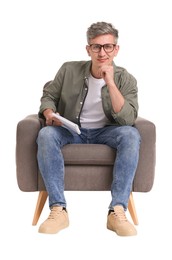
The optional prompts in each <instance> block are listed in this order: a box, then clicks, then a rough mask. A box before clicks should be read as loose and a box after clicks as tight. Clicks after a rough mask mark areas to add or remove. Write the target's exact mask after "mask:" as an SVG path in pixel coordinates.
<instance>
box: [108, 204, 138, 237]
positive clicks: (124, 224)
mask: <svg viewBox="0 0 172 260" xmlns="http://www.w3.org/2000/svg"><path fill="white" fill-rule="evenodd" d="M107 229H110V230H112V231H114V232H116V233H117V235H119V236H135V235H137V231H136V229H135V227H134V226H133V225H132V224H131V223H130V222H129V221H128V220H127V218H126V215H125V211H124V208H123V207H122V206H118V205H117V206H115V207H114V212H111V213H110V214H109V215H108V217H107Z"/></svg>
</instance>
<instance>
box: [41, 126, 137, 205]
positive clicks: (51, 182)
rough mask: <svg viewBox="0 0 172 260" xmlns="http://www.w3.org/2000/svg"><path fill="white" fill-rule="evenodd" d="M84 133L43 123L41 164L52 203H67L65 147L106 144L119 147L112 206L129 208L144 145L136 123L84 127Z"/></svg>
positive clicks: (82, 129) (114, 169)
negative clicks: (94, 127)
mask: <svg viewBox="0 0 172 260" xmlns="http://www.w3.org/2000/svg"><path fill="white" fill-rule="evenodd" d="M80 130H81V135H78V134H76V133H74V132H73V131H69V130H68V129H66V128H64V127H61V126H46V127H43V128H42V129H41V130H40V131H39V134H38V138H37V144H38V154H37V158H38V165H39V169H40V172H41V175H42V177H43V180H44V183H45V187H46V190H47V192H48V195H49V206H50V207H51V206H52V205H59V206H62V207H66V205H67V204H66V199H65V195H64V159H63V156H62V152H61V148H62V147H63V146H64V145H66V144H74V143H75V144H89V143H90V144H106V145H108V146H110V147H112V148H114V149H116V150H117V155H116V159H115V163H114V167H113V181H112V184H111V196H112V200H111V203H110V205H109V209H113V207H114V206H115V205H122V206H123V207H124V209H125V210H126V209H127V207H128V199H129V196H130V192H131V190H132V183H133V179H134V176H135V172H136V168H137V164H138V159H139V148H140V134H139V132H138V130H137V129H136V128H135V127H132V126H107V127H103V128H97V129H85V128H81V129H80Z"/></svg>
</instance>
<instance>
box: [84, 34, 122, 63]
mask: <svg viewBox="0 0 172 260" xmlns="http://www.w3.org/2000/svg"><path fill="white" fill-rule="evenodd" d="M104 44H105V45H104ZM100 45H103V46H104V47H102V46H100ZM86 50H87V53H88V55H89V56H90V57H91V60H92V63H93V66H94V67H95V68H96V67H97V68H99V67H100V66H103V65H111V64H112V61H113V59H114V57H115V56H116V55H117V54H118V50H119V46H118V45H116V41H115V38H114V36H113V35H111V34H105V35H100V36H97V37H96V38H94V39H92V40H91V41H90V45H87V46H86Z"/></svg>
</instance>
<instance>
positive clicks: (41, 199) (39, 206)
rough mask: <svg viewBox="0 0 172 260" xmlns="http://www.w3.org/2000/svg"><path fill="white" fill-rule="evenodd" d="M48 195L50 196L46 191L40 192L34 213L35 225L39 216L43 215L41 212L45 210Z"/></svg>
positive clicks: (33, 222) (33, 223)
mask: <svg viewBox="0 0 172 260" xmlns="http://www.w3.org/2000/svg"><path fill="white" fill-rule="evenodd" d="M47 197H48V194H47V192H46V191H40V192H39V195H38V200H37V204H36V209H35V213H34V217H33V221H32V225H33V226H35V225H36V224H37V222H38V220H39V217H40V215H41V212H42V210H43V207H44V205H45V202H46V200H47Z"/></svg>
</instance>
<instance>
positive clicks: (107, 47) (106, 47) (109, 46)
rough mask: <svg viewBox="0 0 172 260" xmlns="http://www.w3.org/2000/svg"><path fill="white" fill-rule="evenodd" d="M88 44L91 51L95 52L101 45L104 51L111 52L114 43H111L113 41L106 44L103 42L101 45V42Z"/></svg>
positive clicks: (98, 50)
mask: <svg viewBox="0 0 172 260" xmlns="http://www.w3.org/2000/svg"><path fill="white" fill-rule="evenodd" d="M89 46H90V48H91V50H92V51H93V52H96V53H97V52H100V51H101V49H102V47H103V49H104V51H105V52H107V53H109V52H112V51H113V50H114V48H115V46H116V44H113V43H106V44H103V45H101V44H90V45H89Z"/></svg>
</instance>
